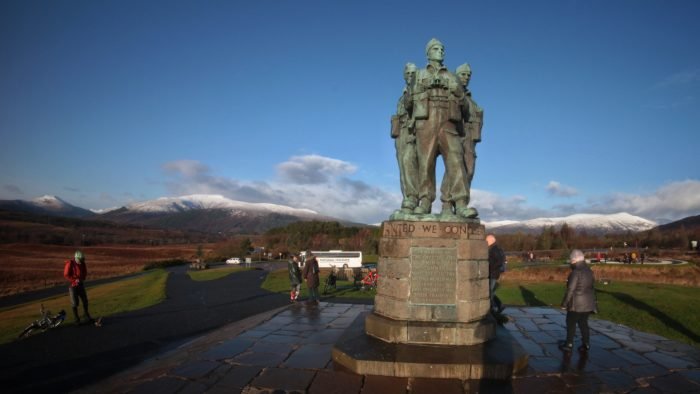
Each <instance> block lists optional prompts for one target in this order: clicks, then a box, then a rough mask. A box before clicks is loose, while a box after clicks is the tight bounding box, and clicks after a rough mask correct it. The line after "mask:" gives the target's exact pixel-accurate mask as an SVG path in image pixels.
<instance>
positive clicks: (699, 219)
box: [657, 215, 700, 232]
mask: <svg viewBox="0 0 700 394" xmlns="http://www.w3.org/2000/svg"><path fill="white" fill-rule="evenodd" d="M657 228H658V229H659V230H660V231H661V232H666V231H676V230H680V229H681V228H685V229H686V230H688V231H698V230H700V215H695V216H689V217H687V218H684V219H681V220H676V221H675V222H671V223H666V224H662V225H660V226H658V227H657Z"/></svg>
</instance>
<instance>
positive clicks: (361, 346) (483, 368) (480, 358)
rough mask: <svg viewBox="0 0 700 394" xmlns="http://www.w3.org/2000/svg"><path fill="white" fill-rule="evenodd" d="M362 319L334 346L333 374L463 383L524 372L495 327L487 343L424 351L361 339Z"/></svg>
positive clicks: (517, 353)
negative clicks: (458, 381)
mask: <svg viewBox="0 0 700 394" xmlns="http://www.w3.org/2000/svg"><path fill="white" fill-rule="evenodd" d="M368 313H369V312H368ZM366 318H367V313H363V314H360V315H359V316H358V317H357V319H356V320H355V321H354V322H353V324H352V325H351V326H350V327H349V328H348V329H347V330H346V331H345V334H343V336H342V337H341V338H340V339H339V340H338V342H337V343H336V344H335V347H334V348H333V351H332V357H333V364H334V366H335V368H336V369H339V370H349V371H351V372H353V373H356V374H360V375H380V376H396V377H414V378H451V379H461V380H466V379H509V378H510V377H511V376H513V375H514V374H515V373H517V372H520V371H522V370H524V369H525V368H527V362H528V355H527V353H526V352H525V351H524V350H523V348H522V347H521V346H520V345H519V344H518V343H517V342H516V341H515V339H513V337H512V336H511V335H510V333H509V332H508V330H506V329H504V328H503V327H500V326H497V327H496V329H495V330H494V331H495V336H494V337H493V338H492V339H491V340H489V341H488V342H485V343H481V344H478V345H471V346H425V345H414V344H405V343H388V342H384V341H382V340H379V339H377V338H374V337H371V336H369V335H366V334H365V329H364V322H365V319H366Z"/></svg>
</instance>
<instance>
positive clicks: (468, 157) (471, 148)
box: [456, 63, 484, 188]
mask: <svg viewBox="0 0 700 394" xmlns="http://www.w3.org/2000/svg"><path fill="white" fill-rule="evenodd" d="M456 74H457V78H458V79H459V83H460V84H461V85H462V88H463V89H464V99H465V100H466V107H467V108H468V109H469V111H468V112H467V113H463V114H462V117H463V120H464V122H463V125H464V136H463V137H462V145H463V147H464V164H465V166H466V167H467V187H469V188H471V184H472V179H474V169H475V167H476V144H478V143H479V142H481V128H482V126H483V124H484V109H483V108H481V107H479V106H478V105H477V104H476V101H474V99H472V92H471V91H469V81H470V80H471V77H472V68H471V66H469V63H464V64H462V65H461V66H459V67H457V72H456Z"/></svg>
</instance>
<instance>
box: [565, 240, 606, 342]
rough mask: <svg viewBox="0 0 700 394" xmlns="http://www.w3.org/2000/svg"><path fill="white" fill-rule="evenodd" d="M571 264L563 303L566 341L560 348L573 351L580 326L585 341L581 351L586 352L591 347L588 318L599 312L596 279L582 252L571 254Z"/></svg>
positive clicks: (576, 250)
mask: <svg viewBox="0 0 700 394" xmlns="http://www.w3.org/2000/svg"><path fill="white" fill-rule="evenodd" d="M570 262H571V273H570V274H569V278H568V279H567V281H566V294H565V295H564V299H563V300H562V303H561V306H562V309H566V341H565V342H563V343H561V345H560V348H561V349H562V350H564V351H565V352H570V351H571V350H572V349H573V347H574V335H575V333H576V325H577V324H578V327H579V330H581V338H582V341H583V343H582V344H581V346H580V347H579V350H580V351H582V352H585V351H588V349H590V347H591V346H590V345H591V342H590V330H589V328H588V316H589V315H590V314H591V313H595V312H597V306H596V297H595V288H594V284H595V277H594V276H593V271H591V268H590V267H589V266H588V264H586V260H585V259H584V257H583V252H581V251H580V250H578V249H575V250H573V251H572V252H571V256H570Z"/></svg>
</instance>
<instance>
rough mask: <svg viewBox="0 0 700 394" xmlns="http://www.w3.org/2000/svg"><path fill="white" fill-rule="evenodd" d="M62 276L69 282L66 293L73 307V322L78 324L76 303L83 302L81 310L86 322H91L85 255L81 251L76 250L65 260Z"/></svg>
mask: <svg viewBox="0 0 700 394" xmlns="http://www.w3.org/2000/svg"><path fill="white" fill-rule="evenodd" d="M63 276H64V277H65V278H66V279H67V280H68V281H69V282H70V285H69V287H68V295H69V296H70V302H71V307H72V308H73V316H74V317H75V323H76V324H80V315H78V305H80V301H81V300H82V302H83V311H84V312H85V317H86V318H87V321H88V322H92V321H93V320H92V317H91V316H90V312H88V297H87V292H86V291H85V278H86V277H87V265H85V256H84V255H83V252H81V251H79V250H77V251H76V252H75V256H74V258H73V259H71V260H66V265H65V267H64V268H63Z"/></svg>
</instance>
